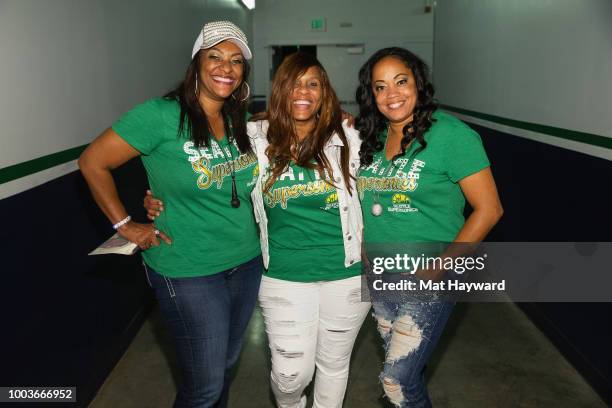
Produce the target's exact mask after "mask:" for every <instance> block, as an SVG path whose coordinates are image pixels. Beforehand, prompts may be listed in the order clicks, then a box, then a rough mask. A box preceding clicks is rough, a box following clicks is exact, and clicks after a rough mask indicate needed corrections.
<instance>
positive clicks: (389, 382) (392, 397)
mask: <svg viewBox="0 0 612 408" xmlns="http://www.w3.org/2000/svg"><path fill="white" fill-rule="evenodd" d="M382 383H383V389H384V390H385V395H386V396H387V398H389V401H391V402H392V403H393V404H394V405H397V406H399V405H400V404H401V403H402V402H403V401H404V394H403V393H402V387H401V386H400V385H399V384H398V383H397V382H396V381H395V380H393V379H391V378H389V377H385V378H383V381H382Z"/></svg>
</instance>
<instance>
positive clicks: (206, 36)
mask: <svg viewBox="0 0 612 408" xmlns="http://www.w3.org/2000/svg"><path fill="white" fill-rule="evenodd" d="M222 41H231V42H232V43H234V44H236V45H237V46H238V48H240V51H242V55H243V56H244V58H245V59H247V60H249V59H251V58H253V54H252V53H251V50H250V49H249V46H248V44H247V38H246V36H245V35H244V33H243V32H242V30H240V29H239V28H238V27H236V26H235V25H234V24H233V23H231V22H229V21H217V22H212V23H208V24H206V25H204V28H203V29H202V31H200V35H198V38H197V39H196V41H195V44H194V45H193V50H192V52H191V58H193V57H195V55H196V54H197V53H198V51H200V50H201V49H207V48H210V47H214V46H215V45H217V44H219V43H220V42H222Z"/></svg>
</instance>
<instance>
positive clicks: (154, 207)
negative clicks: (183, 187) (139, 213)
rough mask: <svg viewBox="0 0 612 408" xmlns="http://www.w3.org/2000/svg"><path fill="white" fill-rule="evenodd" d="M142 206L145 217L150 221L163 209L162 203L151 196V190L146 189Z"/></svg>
mask: <svg viewBox="0 0 612 408" xmlns="http://www.w3.org/2000/svg"><path fill="white" fill-rule="evenodd" d="M142 206H143V207H144V208H145V210H147V218H148V219H150V220H151V221H155V217H159V215H160V214H161V212H162V211H164V203H162V202H161V200H158V199H157V198H155V197H153V193H152V192H151V190H147V195H145V198H144V200H143V203H142Z"/></svg>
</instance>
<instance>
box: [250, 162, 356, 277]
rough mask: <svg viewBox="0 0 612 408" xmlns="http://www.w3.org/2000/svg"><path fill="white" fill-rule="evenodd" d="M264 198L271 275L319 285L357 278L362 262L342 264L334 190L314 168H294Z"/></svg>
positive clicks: (337, 209)
mask: <svg viewBox="0 0 612 408" xmlns="http://www.w3.org/2000/svg"><path fill="white" fill-rule="evenodd" d="M262 182H263V183H264V184H265V182H266V177H264V180H263V181H262ZM263 199H264V204H265V208H266V214H267V216H268V243H269V248H270V265H269V267H268V273H267V276H269V277H272V278H276V279H283V280H288V281H296V282H317V281H331V280H338V279H345V278H348V277H351V276H356V275H359V273H360V272H361V266H360V264H355V265H352V266H350V267H348V268H346V267H345V266H344V259H345V252H344V242H343V239H342V225H341V221H340V210H339V208H338V194H337V192H336V188H335V187H334V186H333V185H331V184H329V183H327V182H326V181H325V180H323V179H322V178H321V177H320V176H319V174H318V172H317V171H316V170H313V169H307V168H303V167H299V166H296V165H294V164H292V165H291V166H290V167H289V169H288V170H287V171H286V172H285V173H284V174H282V175H281V176H280V177H279V178H278V179H277V180H276V181H275V182H274V184H273V185H272V186H271V188H270V190H268V191H267V192H264V193H263Z"/></svg>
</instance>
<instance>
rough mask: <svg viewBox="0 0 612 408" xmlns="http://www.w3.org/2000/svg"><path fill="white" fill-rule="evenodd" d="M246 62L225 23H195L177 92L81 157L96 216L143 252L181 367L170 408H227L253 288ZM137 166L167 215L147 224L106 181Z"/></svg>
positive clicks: (149, 105) (247, 54) (255, 263)
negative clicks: (132, 163) (134, 162)
mask: <svg viewBox="0 0 612 408" xmlns="http://www.w3.org/2000/svg"><path fill="white" fill-rule="evenodd" d="M250 58H251V51H250V50H249V47H248V44H247V39H246V37H245V35H244V33H243V32H242V31H241V30H240V29H239V28H238V27H236V26H235V25H234V24H232V23H230V22H228V21H218V22H212V23H208V24H206V25H204V28H203V29H202V31H201V33H200V35H199V36H198V38H197V40H196V42H195V44H194V48H193V53H192V60H191V63H190V64H189V66H188V68H187V72H186V74H185V78H184V79H183V81H182V82H181V83H180V85H179V86H178V87H177V88H176V89H175V90H173V91H172V92H170V93H169V94H167V95H166V96H164V97H163V98H154V99H151V100H149V101H147V102H145V103H143V104H141V105H138V106H136V107H135V108H133V109H132V110H131V111H129V112H128V113H126V114H125V115H124V116H123V117H122V118H121V119H119V120H118V121H117V122H116V123H115V124H113V126H112V127H111V128H109V129H107V130H106V131H104V132H103V133H102V134H101V135H100V136H98V138H96V139H95V140H94V141H93V142H92V143H91V145H90V146H89V147H88V148H87V149H86V150H85V152H83V154H82V156H81V158H80V159H79V166H80V168H81V171H82V172H83V175H84V176H85V179H86V180H87V183H88V184H89V186H90V188H91V191H92V194H93V196H94V198H95V200H96V202H97V203H98V205H99V206H100V208H101V209H102V211H103V212H104V213H105V214H106V216H107V217H108V218H109V220H110V222H111V223H112V224H113V226H114V228H115V229H116V230H117V232H118V233H119V234H120V235H122V236H123V237H125V238H127V239H128V240H130V241H132V242H135V243H137V244H138V245H139V246H140V248H141V249H142V250H143V254H142V255H143V258H144V261H145V270H146V274H147V277H148V280H149V283H150V284H151V286H152V287H153V289H154V290H155V294H156V297H157V300H158V303H159V306H160V310H161V312H162V315H163V317H164V318H165V320H166V323H167V324H168V326H169V328H170V331H171V333H172V335H173V338H174V342H175V345H176V349H177V357H178V362H179V366H180V368H181V373H182V383H181V384H180V385H179V390H178V395H177V397H176V401H175V404H174V406H175V407H211V406H219V407H224V406H226V405H227V396H228V387H229V383H230V370H231V368H232V366H233V365H234V364H235V362H236V361H237V359H238V355H239V353H240V348H241V345H242V336H243V334H244V331H245V329H246V327H247V324H248V322H249V320H250V317H251V314H252V311H253V307H254V304H255V301H256V297H257V293H258V290H259V283H260V280H261V271H262V260H261V255H260V249H259V242H258V237H257V228H256V225H255V222H254V220H253V207H252V204H251V200H250V194H251V190H252V189H253V183H252V179H253V171H254V170H255V168H256V163H257V158H256V156H255V154H254V153H253V151H252V150H251V146H250V139H249V137H248V136H247V132H246V123H245V119H246V106H247V99H248V95H249V92H248V84H247V83H246V79H247V77H248V74H249V64H248V62H247V60H248V59H250ZM135 157H140V158H141V159H142V162H143V164H144V166H145V169H146V172H147V176H148V179H149V184H150V186H151V190H152V191H153V194H155V195H156V196H157V197H160V198H161V199H163V200H164V203H165V204H166V206H167V209H168V210H167V211H164V212H163V214H162V215H160V216H159V217H157V219H156V220H155V225H154V224H153V223H149V224H140V223H136V222H134V221H132V220H131V217H130V216H129V215H128V214H127V212H126V210H125V208H124V206H123V205H122V203H121V200H120V198H119V197H118V195H117V190H116V187H115V183H114V181H113V177H112V175H111V170H112V169H114V168H115V167H118V166H120V165H121V164H123V163H125V162H127V161H128V160H130V159H132V158H135ZM166 233H167V234H168V235H169V236H171V237H172V241H170V238H169V237H168V236H167V235H166ZM160 239H161V240H162V241H163V242H161V243H160Z"/></svg>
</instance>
